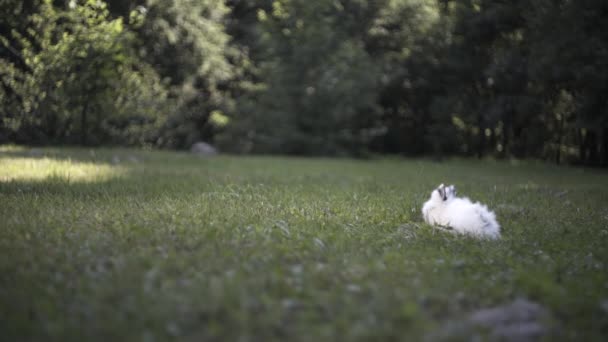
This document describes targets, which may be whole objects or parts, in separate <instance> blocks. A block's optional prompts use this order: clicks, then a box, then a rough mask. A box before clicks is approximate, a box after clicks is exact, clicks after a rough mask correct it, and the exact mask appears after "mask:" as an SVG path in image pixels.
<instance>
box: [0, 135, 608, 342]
mask: <svg viewBox="0 0 608 342" xmlns="http://www.w3.org/2000/svg"><path fill="white" fill-rule="evenodd" d="M439 183H450V184H455V185H456V186H457V188H458V190H459V194H460V195H463V196H467V197H470V198H471V199H473V200H478V201H481V202H483V203H486V204H488V206H489V207H490V208H491V209H493V210H495V212H496V214H497V217H498V221H499V223H500V224H501V225H502V227H503V233H502V239H501V240H499V241H484V240H478V239H475V238H470V237H466V236H460V235H453V234H451V233H450V232H448V231H444V230H441V229H438V228H433V227H430V226H428V225H426V224H424V223H423V220H422V216H421V213H420V208H421V206H422V204H423V203H424V201H426V200H427V199H428V197H429V195H430V192H431V190H432V189H434V188H435V187H436V186H437V185H438V184H439ZM517 299H526V300H528V301H530V302H534V303H537V304H538V305H540V306H542V307H543V308H544V309H545V310H546V312H547V313H548V315H547V316H546V318H544V320H543V322H542V323H543V326H544V327H546V329H547V331H548V332H549V333H547V334H545V335H544V336H545V338H547V339H551V340H581V341H582V340H587V341H589V340H598V341H600V340H602V339H603V338H605V337H606V336H608V335H607V334H608V173H607V172H605V171H604V170H589V169H578V168H568V167H556V166H553V165H547V164H541V163H533V162H507V161H506V162H493V161H473V160H466V161H463V160H453V161H445V162H441V163H439V162H433V161H426V160H405V159H372V160H348V159H300V158H285V157H235V156H218V157H214V158H207V159H205V158H200V157H196V156H193V155H190V154H187V153H172V152H149V151H138V150H123V149H95V150H88V149H63V148H62V149H51V148H49V149H35V150H30V149H27V148H22V147H14V146H4V147H0V340H2V341H170V340H182V341H205V340H212V341H213V340H238V341H269V340H281V341H315V340H322V341H344V340H382V341H389V340H408V341H418V340H424V339H426V340H438V339H462V340H470V339H473V338H479V337H481V338H484V336H485V337H488V336H490V337H491V335H488V334H490V333H489V332H488V331H487V330H486V331H484V330H483V329H477V328H476V329H469V328H462V329H454V328H453V327H454V326H466V324H465V322H466V317H468V315H470V314H471V313H474V312H476V311H477V310H480V309H482V308H492V307H496V306H501V305H504V304H508V303H511V302H513V301H514V300H517ZM446 327H451V328H446Z"/></svg>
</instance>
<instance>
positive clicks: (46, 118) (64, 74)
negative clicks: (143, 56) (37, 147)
mask: <svg viewBox="0 0 608 342" xmlns="http://www.w3.org/2000/svg"><path fill="white" fill-rule="evenodd" d="M69 4H70V6H69V8H68V9H67V10H61V9H57V8H56V7H55V6H54V5H53V4H52V1H50V0H46V1H44V2H43V4H42V6H41V8H40V11H39V12H38V13H35V14H33V15H31V16H30V18H29V20H30V24H29V26H28V29H27V36H26V35H23V34H20V33H19V32H17V31H13V37H14V39H13V41H17V42H18V46H19V47H18V48H17V47H13V46H11V41H9V40H8V39H6V38H2V43H3V45H4V46H5V47H6V48H7V49H10V50H11V51H14V52H15V54H16V55H18V56H19V59H20V60H21V63H22V64H23V65H24V66H25V67H24V68H20V67H19V65H17V64H15V63H12V62H11V61H10V60H8V59H2V60H0V63H1V64H0V65H1V70H2V74H1V78H2V83H3V84H4V85H5V89H4V91H2V92H1V93H0V100H1V101H2V102H3V106H2V110H3V113H2V118H3V126H4V127H5V129H6V130H8V131H9V132H11V133H12V134H14V138H15V140H16V141H23V142H28V143H53V142H54V143H58V142H64V143H65V142H71V143H76V142H78V143H81V144H84V145H89V144H100V143H108V142H111V143H122V144H141V143H143V140H145V138H146V135H145V134H144V133H146V132H148V131H149V130H150V129H151V128H152V127H154V126H156V125H157V124H158V123H159V121H160V119H161V113H162V110H163V106H164V104H165V97H166V96H165V92H164V90H163V86H162V84H161V83H160V80H159V79H158V77H157V76H156V74H155V72H154V71H153V70H152V69H151V68H150V67H149V66H147V65H146V64H143V63H141V62H140V61H139V60H138V59H137V58H136V57H135V55H134V51H133V50H132V49H131V46H132V39H133V36H132V34H131V33H130V32H129V31H128V30H125V27H124V23H123V21H122V19H121V18H118V19H115V20H110V19H109V18H108V12H107V9H106V7H105V4H104V3H103V2H100V1H95V0H88V1H84V2H76V1H71V2H70V3H69Z"/></svg>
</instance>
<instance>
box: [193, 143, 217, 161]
mask: <svg viewBox="0 0 608 342" xmlns="http://www.w3.org/2000/svg"><path fill="white" fill-rule="evenodd" d="M190 152H192V153H194V154H197V155H199V156H205V157H206V156H214V155H216V154H217V153H218V151H217V149H216V148H215V147H213V146H211V145H209V144H207V143H206V142H202V141H199V142H197V143H194V144H193V145H192V147H191V148H190Z"/></svg>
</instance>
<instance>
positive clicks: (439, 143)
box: [0, 0, 608, 166]
mask: <svg viewBox="0 0 608 342" xmlns="http://www.w3.org/2000/svg"><path fill="white" fill-rule="evenodd" d="M0 14H1V15H0V37H1V38H0V39H1V41H0V102H1V107H0V119H1V120H0V141H1V142H16V143H27V144H83V145H101V144H104V145H108V144H109V145H147V146H158V147H169V148H187V147H188V146H189V145H190V144H192V143H193V142H195V141H198V140H206V141H211V142H213V143H214V144H216V145H218V146H219V147H220V148H221V149H222V150H225V151H230V152H237V153H285V154H301V155H351V156H365V155H368V154H370V153H391V154H402V155H411V156H417V155H435V156H447V155H464V156H477V157H483V156H494V157H517V158H542V159H546V160H553V161H556V162H574V163H584V164H591V165H604V166H605V165H608V96H607V94H608V2H606V1H604V0H578V1H569V0H531V1H522V0H512V1H499V0H494V1H488V0H459V1H457V0H376V1H363V0H315V1H308V0H276V1H262V0H226V1H213V0H166V1H160V0H127V1H124V0H121V1H118V0H110V1H99V0H62V1H59V0H55V1H50V0H49V1H44V0H27V1H17V0H4V1H3V2H1V3H0Z"/></svg>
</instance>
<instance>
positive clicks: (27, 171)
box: [0, 156, 125, 182]
mask: <svg viewBox="0 0 608 342" xmlns="http://www.w3.org/2000/svg"><path fill="white" fill-rule="evenodd" d="M124 173H125V169H124V167H121V166H115V165H110V164H103V163H93V162H82V161H74V160H70V159H66V160H59V159H52V158H46V157H44V158H21V157H4V156H0V182H10V181H43V180H55V181H66V182H71V181H74V182H101V181H107V180H109V179H112V178H116V177H120V176H121V175H123V174H124Z"/></svg>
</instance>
